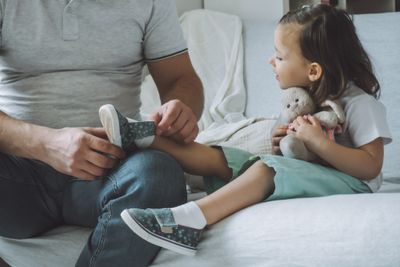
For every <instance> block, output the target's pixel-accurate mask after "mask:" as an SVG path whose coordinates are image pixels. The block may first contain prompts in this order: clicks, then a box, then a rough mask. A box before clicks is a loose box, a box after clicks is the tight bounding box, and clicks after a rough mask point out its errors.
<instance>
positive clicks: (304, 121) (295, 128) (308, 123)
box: [288, 115, 326, 145]
mask: <svg viewBox="0 0 400 267" xmlns="http://www.w3.org/2000/svg"><path fill="white" fill-rule="evenodd" d="M288 133H292V134H294V135H295V136H296V137H297V138H298V139H300V140H302V141H303V142H304V143H305V144H306V145H307V144H309V143H310V142H320V141H322V140H323V139H325V138H326V136H325V134H324V132H323V130H322V127H321V124H320V122H319V121H318V119H316V118H315V117H313V116H312V115H305V116H302V117H301V116H299V117H297V118H296V119H295V120H294V121H293V123H292V124H291V127H290V128H289V129H288Z"/></svg>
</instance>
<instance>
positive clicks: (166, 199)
mask: <svg viewBox="0 0 400 267" xmlns="http://www.w3.org/2000/svg"><path fill="white" fill-rule="evenodd" d="M0 5H1V10H0V20H1V26H2V27H1V36H0V37H1V50H0V78H1V83H0V110H1V112H0V212H1V214H0V235H1V236H5V237H11V238H29V237H32V236H35V235H39V234H41V233H43V232H44V231H47V230H50V229H52V228H54V227H56V226H58V225H61V224H74V225H81V226H88V227H94V230H93V232H92V234H91V236H90V238H89V240H88V242H87V244H86V246H85V248H84V249H83V251H82V253H81V255H80V257H79V259H78V262H77V264H76V266H119V267H120V266H145V265H148V264H149V263H150V262H151V260H152V259H153V258H154V257H155V255H156V254H157V252H158V250H159V248H158V247H156V246H153V245H150V244H148V243H147V242H143V241H142V240H141V239H140V238H138V237H136V236H135V235H133V234H132V233H131V232H130V231H129V229H128V227H126V226H125V225H124V224H123V222H122V221H121V219H120V212H121V211H122V210H123V209H124V208H127V207H142V208H144V207H161V206H163V207H165V206H176V205H178V204H181V203H183V202H185V201H186V192H185V184H184V179H183V172H182V169H181V168H180V167H179V166H178V164H177V163H176V162H175V160H173V159H172V158H171V157H169V156H167V155H166V154H164V153H161V152H158V151H152V150H144V151H137V152H135V153H133V154H125V153H124V152H123V151H122V150H121V149H120V148H119V147H117V146H115V145H113V144H111V143H110V142H109V141H108V140H107V138H106V134H105V131H104V129H103V128H98V126H99V125H100V121H99V119H98V115H97V114H98V113H97V110H98V108H99V107H100V106H101V105H103V104H105V103H111V104H114V105H115V106H117V107H118V108H119V109H120V110H121V112H122V113H124V115H126V116H129V117H131V118H136V119H140V115H139V108H140V105H141V103H140V99H139V93H140V92H139V86H140V84H141V75H142V69H143V66H144V65H145V64H147V66H148V69H149V71H150V73H151V74H152V76H153V78H154V80H155V82H156V84H157V87H158V90H159V93H160V97H161V101H162V103H163V105H162V106H161V107H160V108H159V110H157V111H156V112H155V114H154V115H153V119H154V120H155V121H156V122H157V124H158V125H157V134H160V135H165V136H169V137H171V138H174V139H175V140H179V141H181V142H183V143H190V142H192V141H193V140H194V138H195V137H196V135H197V133H198V128H197V120H198V118H199V117H200V115H201V111H202V106H203V93H202V86H201V82H200V80H199V78H198V77H197V75H196V74H195V72H194V70H193V67H192V65H191V63H190V60H189V57H188V53H187V48H186V44H185V42H184V39H183V36H182V32H181V29H180V25H179V22H178V18H177V14H176V10H175V5H174V2H173V0H123V1H98V0H97V1H95V0H45V1H14V0H0Z"/></svg>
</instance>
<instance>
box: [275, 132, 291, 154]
mask: <svg viewBox="0 0 400 267" xmlns="http://www.w3.org/2000/svg"><path fill="white" fill-rule="evenodd" d="M287 130H288V126H287V125H278V126H276V127H275V128H274V129H273V131H272V154H274V155H281V154H282V153H281V149H280V148H279V142H280V141H281V140H282V138H283V137H285V136H286V132H287Z"/></svg>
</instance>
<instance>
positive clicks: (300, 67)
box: [269, 24, 311, 89]
mask: <svg viewBox="0 0 400 267" xmlns="http://www.w3.org/2000/svg"><path fill="white" fill-rule="evenodd" d="M300 31H301V26H300V25H298V24H284V25H280V24H279V25H278V27H277V28H276V30H275V36H274V43H275V54H274V56H273V57H272V58H271V59H270V60H269V63H270V64H271V65H272V68H273V71H274V73H275V75H276V79H277V80H278V82H279V86H280V87H281V88H282V89H286V88H289V87H292V86H299V87H309V86H310V85H311V80H310V77H309V73H310V66H311V62H309V61H308V60H307V59H305V58H304V57H303V55H302V53H301V50H300V45H299V33H300Z"/></svg>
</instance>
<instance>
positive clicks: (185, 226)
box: [100, 5, 391, 255]
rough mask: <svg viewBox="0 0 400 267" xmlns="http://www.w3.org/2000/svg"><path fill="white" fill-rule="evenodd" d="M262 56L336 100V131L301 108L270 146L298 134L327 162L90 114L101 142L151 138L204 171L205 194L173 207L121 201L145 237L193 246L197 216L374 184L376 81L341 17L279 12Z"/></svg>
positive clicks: (290, 82) (205, 218) (378, 151)
mask: <svg viewBox="0 0 400 267" xmlns="http://www.w3.org/2000/svg"><path fill="white" fill-rule="evenodd" d="M274 43H275V50H276V52H275V55H274V56H273V58H271V60H270V64H271V65H272V68H273V70H274V72H275V74H276V79H277V80H278V82H279V85H280V87H281V88H282V89H283V90H285V89H286V88H289V87H293V86H299V87H302V88H305V89H306V90H307V91H308V92H309V93H310V94H311V95H312V97H313V99H314V101H315V102H316V103H317V104H321V103H322V102H323V101H324V100H326V99H332V100H338V101H339V102H340V104H341V105H342V107H343V108H344V110H345V112H346V123H345V125H344V131H343V133H342V134H341V135H340V136H337V138H336V142H333V141H331V140H330V139H328V138H327V137H326V136H325V135H324V133H323V131H322V130H321V126H320V123H319V122H318V121H317V120H316V119H315V118H314V117H313V116H311V115H307V116H304V117H298V118H297V119H295V121H294V122H293V125H294V128H293V129H288V128H287V125H282V126H279V127H277V128H276V129H275V130H274V132H273V144H274V147H275V150H276V151H277V148H278V147H279V140H280V139H281V138H282V137H283V136H285V135H286V134H287V133H289V132H290V133H293V134H295V135H296V137H297V138H299V139H301V140H302V141H303V142H304V143H305V144H306V146H307V148H308V149H309V150H311V151H312V152H314V153H315V154H316V155H318V156H319V157H320V158H322V159H323V160H324V161H326V162H327V163H329V166H331V167H326V166H321V165H318V164H314V163H310V162H306V161H301V160H295V159H290V158H285V157H282V156H278V155H261V156H257V157H255V156H252V155H251V154H249V153H247V152H244V151H241V150H238V149H234V148H229V147H209V146H205V145H202V144H198V143H192V144H189V145H184V144H178V143H176V142H174V141H173V140H171V139H168V138H165V137H162V136H156V135H155V128H156V126H155V125H154V123H153V122H130V121H128V120H127V119H126V118H125V117H123V116H122V115H121V114H119V113H118V111H117V110H116V109H115V108H114V107H113V106H111V105H105V106H103V107H102V108H101V109H100V118H101V121H102V123H103V125H104V127H105V128H106V131H107V134H108V136H109V138H110V140H111V142H113V143H115V144H118V145H120V146H122V147H123V148H124V149H125V150H126V149H129V148H130V147H132V144H133V145H134V146H136V147H138V148H146V147H151V148H154V149H159V150H162V151H165V152H167V153H169V154H170V155H171V156H173V157H174V158H176V159H177V160H178V161H179V162H180V164H181V165H182V167H183V169H184V170H185V171H186V172H189V173H192V174H196V175H202V176H205V178H204V179H205V183H206V189H207V192H208V193H209V195H207V196H206V197H204V198H202V199H200V200H197V201H195V202H188V203H186V204H184V205H181V206H178V207H174V208H164V209H136V208H132V209H126V210H124V211H123V212H122V213H121V216H122V219H123V220H124V222H125V223H126V224H127V225H128V226H129V227H130V228H131V229H132V231H133V232H135V233H136V234H137V235H138V236H140V237H141V238H143V239H145V240H147V241H148V242H150V243H153V244H155V245H158V246H161V247H163V248H166V249H170V250H173V251H176V252H178V253H182V254H186V255H194V254H195V252H196V248H197V244H198V242H199V241H200V238H201V234H202V231H203V230H204V229H205V227H206V226H207V225H211V224H214V223H216V222H218V221H219V220H221V219H223V218H225V217H227V216H229V215H231V214H232V213H234V212H237V211H239V210H241V209H243V208H245V207H248V206H250V205H252V204H255V203H258V202H261V201H270V200H276V199H288V198H298V197H316V196H327V195H332V194H352V193H371V192H375V191H377V190H378V188H379V186H380V184H381V174H380V173H381V169H382V163H383V146H384V144H387V143H389V142H390V141H391V135H390V132H389V128H388V123H387V120H386V111H385V107H384V106H383V105H382V104H381V103H380V102H378V101H377V100H376V99H377V98H378V96H379V91H380V86H379V83H378V81H377V79H376V77H375V75H374V74H373V71H372V66H371V62H370V59H369V58H368V55H367V53H366V52H365V50H364V49H363V47H362V45H361V43H360V41H359V39H358V37H357V35H356V31H355V27H354V25H353V23H352V20H351V18H350V16H349V15H348V14H347V13H346V12H345V11H343V10H337V9H335V8H333V7H331V6H328V5H316V6H306V7H303V8H301V9H299V10H297V11H294V12H289V13H287V14H286V15H284V16H283V17H282V18H281V20H280V22H279V24H278V26H277V28H276V31H275V41H274Z"/></svg>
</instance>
